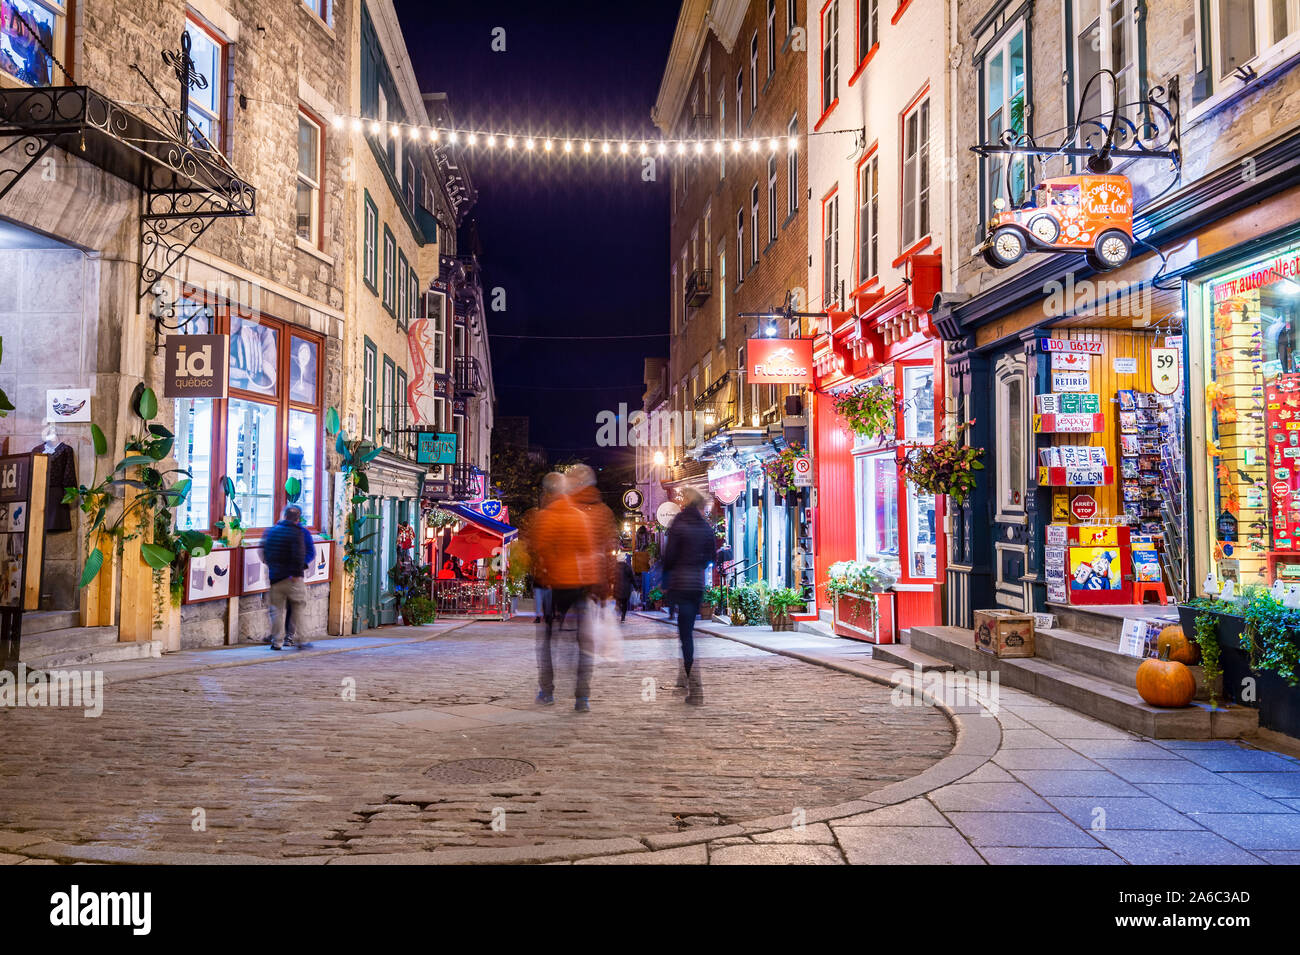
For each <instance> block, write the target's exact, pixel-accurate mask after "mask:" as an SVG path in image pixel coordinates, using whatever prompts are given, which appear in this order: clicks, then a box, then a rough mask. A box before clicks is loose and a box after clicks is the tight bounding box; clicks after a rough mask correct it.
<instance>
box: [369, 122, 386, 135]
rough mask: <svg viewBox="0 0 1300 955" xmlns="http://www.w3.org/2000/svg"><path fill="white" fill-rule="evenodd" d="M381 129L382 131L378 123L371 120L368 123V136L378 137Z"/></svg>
mask: <svg viewBox="0 0 1300 955" xmlns="http://www.w3.org/2000/svg"><path fill="white" fill-rule="evenodd" d="M382 129H383V127H382V126H380V125H379V123H378V122H377V121H376V120H371V121H370V135H371V136H378V135H379V133H380V131H381V130H382Z"/></svg>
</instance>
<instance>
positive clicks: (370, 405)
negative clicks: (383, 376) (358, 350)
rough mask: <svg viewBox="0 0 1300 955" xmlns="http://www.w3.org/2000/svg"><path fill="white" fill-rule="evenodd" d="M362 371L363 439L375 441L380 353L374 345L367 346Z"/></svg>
mask: <svg viewBox="0 0 1300 955" xmlns="http://www.w3.org/2000/svg"><path fill="white" fill-rule="evenodd" d="M363 351H364V357H363V358H362V370H361V438H362V440H364V441H374V440H375V364H376V362H378V361H379V352H378V350H377V349H376V347H375V346H374V344H367V345H366V346H365V348H364V349H363Z"/></svg>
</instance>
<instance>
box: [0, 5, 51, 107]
mask: <svg viewBox="0 0 1300 955" xmlns="http://www.w3.org/2000/svg"><path fill="white" fill-rule="evenodd" d="M20 14H21V16H20ZM24 21H26V22H25V23H24ZM63 22H64V12H63V4H62V3H59V2H57V0H46V2H37V0H4V2H2V3H0V71H3V72H5V73H8V74H9V75H10V76H12V77H14V78H15V79H17V80H18V81H20V82H22V83H26V84H27V85H29V86H49V85H50V84H51V83H53V82H54V73H53V71H54V64H53V63H52V62H51V60H50V57H49V56H48V55H47V54H46V53H45V50H53V49H55V48H56V46H57V45H58V43H59V41H60V40H61V35H62V32H63ZM29 26H30V28H31V29H28V27H29ZM42 44H43V45H44V47H45V49H42V48H41V47H42Z"/></svg>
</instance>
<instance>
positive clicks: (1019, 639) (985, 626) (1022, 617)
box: [975, 610, 1034, 657]
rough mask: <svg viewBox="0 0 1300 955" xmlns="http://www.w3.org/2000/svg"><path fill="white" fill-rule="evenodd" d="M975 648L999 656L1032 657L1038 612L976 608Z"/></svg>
mask: <svg viewBox="0 0 1300 955" xmlns="http://www.w3.org/2000/svg"><path fill="white" fill-rule="evenodd" d="M975 649H977V650H982V651H983V652H985V653H991V654H993V655H994V656H997V657H1032V656H1033V655H1034V615H1033V614H1028V613H1016V612H1015V611H1013V610H976V611H975Z"/></svg>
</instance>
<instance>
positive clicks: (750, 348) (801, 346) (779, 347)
mask: <svg viewBox="0 0 1300 955" xmlns="http://www.w3.org/2000/svg"><path fill="white" fill-rule="evenodd" d="M745 355H746V356H747V358H746V367H745V374H746V376H747V378H748V380H749V383H750V384H752V385H810V384H812V380H813V343H812V339H811V338H750V339H748V340H747V341H746V342H745Z"/></svg>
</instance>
